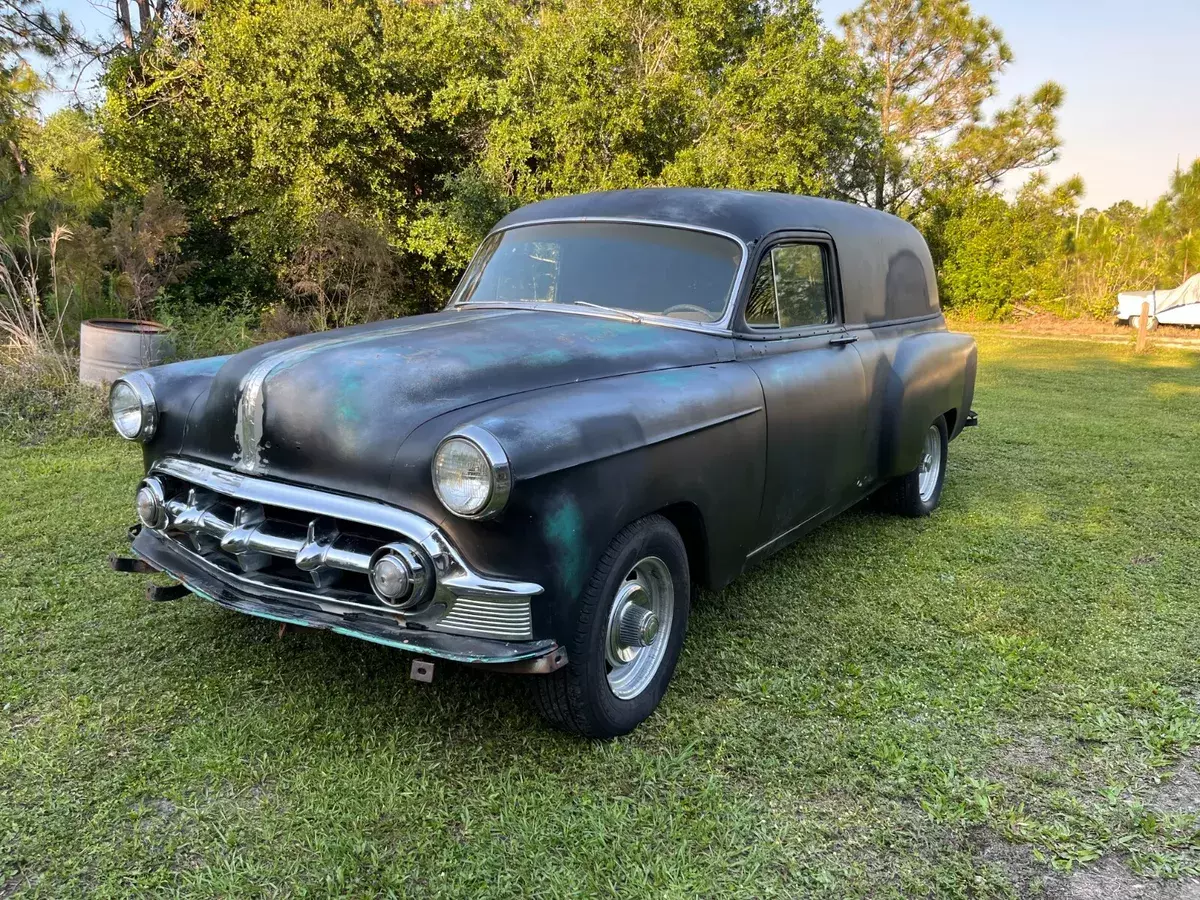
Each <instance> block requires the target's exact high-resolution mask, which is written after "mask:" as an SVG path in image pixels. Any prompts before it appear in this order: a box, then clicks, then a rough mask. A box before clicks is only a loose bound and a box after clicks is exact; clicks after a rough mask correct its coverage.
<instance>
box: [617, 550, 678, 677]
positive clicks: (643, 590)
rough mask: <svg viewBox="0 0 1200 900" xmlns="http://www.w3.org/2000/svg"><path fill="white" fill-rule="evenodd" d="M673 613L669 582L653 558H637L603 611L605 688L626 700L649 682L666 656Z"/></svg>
mask: <svg viewBox="0 0 1200 900" xmlns="http://www.w3.org/2000/svg"><path fill="white" fill-rule="evenodd" d="M674 614H675V584H674V582H673V581H672V580H671V572H670V570H669V569H667V564H666V563H664V562H663V561H662V560H661V559H659V558H658V557H657V556H647V557H644V558H643V559H640V560H638V562H637V563H635V564H634V566H633V568H632V569H630V570H629V574H627V575H626V576H625V580H624V581H623V582H621V584H620V586H619V587H618V588H617V596H616V597H615V598H614V599H613V604H612V608H611V609H610V610H609V614H608V629H607V632H606V634H605V639H604V657H605V662H606V663H607V667H608V686H609V689H610V690H612V692H613V694H614V695H616V696H617V697H619V698H620V699H622V700H632V699H633V698H634V697H636V696H638V694H640V693H642V691H644V690H646V688H647V687H649V686H650V682H651V681H653V680H654V676H655V675H656V674H657V673H658V669H659V666H661V665H662V661H663V658H664V657H665V656H666V655H667V642H668V641H669V640H670V639H671V622H672V619H673V618H674Z"/></svg>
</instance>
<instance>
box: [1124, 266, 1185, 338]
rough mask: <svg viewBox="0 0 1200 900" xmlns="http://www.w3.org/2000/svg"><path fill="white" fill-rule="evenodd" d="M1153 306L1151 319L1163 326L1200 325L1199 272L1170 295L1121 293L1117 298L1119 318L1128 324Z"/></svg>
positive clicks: (1136, 292) (1162, 292)
mask: <svg viewBox="0 0 1200 900" xmlns="http://www.w3.org/2000/svg"><path fill="white" fill-rule="evenodd" d="M1143 302H1145V303H1149V304H1150V316H1151V319H1152V320H1157V322H1158V323H1159V324H1160V325H1200V272H1198V273H1196V274H1195V275H1193V276H1192V277H1191V278H1189V279H1188V280H1187V281H1185V282H1184V283H1183V284H1181V285H1180V286H1179V287H1177V288H1173V289H1171V290H1169V291H1122V292H1121V293H1120V294H1117V318H1118V319H1121V320H1122V321H1126V322H1128V321H1129V320H1130V319H1132V320H1133V321H1134V322H1136V321H1137V317H1138V316H1140V315H1141V314H1142V303H1143Z"/></svg>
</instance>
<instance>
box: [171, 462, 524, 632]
mask: <svg viewBox="0 0 1200 900" xmlns="http://www.w3.org/2000/svg"><path fill="white" fill-rule="evenodd" d="M150 474H151V479H150V480H154V479H157V480H158V481H159V482H160V484H161V486H162V495H163V499H164V501H165V502H164V506H165V509H166V512H167V515H166V521H165V523H163V527H162V528H160V529H156V530H158V531H159V532H160V533H161V534H163V535H164V536H166V537H167V538H169V539H171V540H172V541H173V542H175V543H176V544H177V545H178V546H180V547H183V548H186V549H187V550H189V551H190V552H191V553H193V554H195V555H196V556H198V557H199V558H200V559H201V560H203V561H204V562H206V563H207V564H209V565H210V566H212V567H213V568H215V569H217V570H219V571H221V572H224V573H227V574H228V575H229V576H232V577H233V578H234V580H235V581H238V582H246V581H249V582H253V583H256V584H259V585H262V586H264V587H267V588H271V589H274V590H277V591H281V592H282V593H283V594H284V595H286V596H293V597H303V598H307V599H308V600H315V601H317V602H319V603H320V604H321V606H322V608H325V609H329V610H331V611H337V610H339V609H341V610H343V611H344V612H345V613H346V614H348V615H349V614H353V613H355V612H356V611H361V610H364V609H365V610H370V611H372V612H376V613H384V614H387V615H389V616H394V617H396V618H397V619H399V620H400V621H401V623H402V624H412V625H417V626H419V627H425V628H431V629H434V630H437V631H443V632H449V633H452V634H463V635H472V636H477V637H488V638H499V639H502V640H510V641H523V640H531V639H532V637H533V618H532V611H531V603H530V598H531V597H532V596H535V595H537V594H540V593H541V592H542V588H541V587H540V586H539V585H536V584H529V583H525V582H513V581H502V580H496V579H490V578H486V577H484V576H480V575H476V574H475V573H473V572H471V571H470V570H469V569H468V568H467V567H466V566H465V565H464V564H463V562H462V559H461V558H460V557H459V556H458V554H457V553H456V552H455V551H454V550H453V548H452V547H450V545H449V544H448V543H447V542H446V540H445V539H444V538H443V537H442V535H441V534H440V532H438V531H437V530H436V529H435V528H434V527H433V526H432V524H430V523H429V522H427V521H426V520H424V519H422V518H420V517H418V516H415V515H414V514H412V513H408V512H406V511H404V510H400V509H397V508H395V507H388V506H384V505H383V504H378V503H374V502H373V501H359V500H355V499H354V498H350V497H346V496H344V495H340V494H329V493H325V492H321V491H313V490H310V489H307V488H299V487H294V486H291V485H284V484H280V483H278V482H272V481H267V480H265V479H259V478H252V477H247V476H244V475H240V474H237V473H231V472H228V471H226V470H221V469H215V468H212V467H210V466H205V465H203V464H200V463H193V462H190V461H187V460H181V459H174V458H168V459H165V460H160V461H159V462H158V463H156V464H155V466H154V468H153V469H152V471H151V473H150ZM398 541H399V542H404V543H408V544H409V545H410V546H412V547H414V548H419V549H420V551H421V554H422V556H423V557H424V558H425V559H426V560H427V561H428V562H429V564H430V567H431V572H432V575H433V576H434V577H435V579H436V580H435V581H434V585H433V590H432V591H431V592H430V597H429V599H428V601H425V602H422V603H420V604H419V605H417V606H415V607H413V608H412V609H404V610H398V609H396V608H394V607H391V606H387V605H385V604H383V603H382V602H381V601H380V600H379V599H378V598H377V597H376V596H375V594H374V593H373V592H372V590H371V587H370V583H369V581H368V578H367V575H368V573H369V571H370V566H371V560H372V555H373V554H374V553H375V552H376V551H377V550H379V549H380V548H381V547H384V546H385V545H387V544H393V543H395V542H398Z"/></svg>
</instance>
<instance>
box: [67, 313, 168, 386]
mask: <svg viewBox="0 0 1200 900" xmlns="http://www.w3.org/2000/svg"><path fill="white" fill-rule="evenodd" d="M174 351H175V344H174V340H173V338H172V335H171V329H170V328H168V327H167V326H166V325H163V324H161V323H159V322H150V321H147V320H144V319H141V320H139V319H89V320H88V321H86V322H84V323H83V324H82V325H81V326H80V328H79V380H80V381H81V382H83V383H84V384H108V383H110V382H112V381H115V380H116V379H118V378H120V377H121V376H122V375H124V374H125V373H126V372H132V371H134V370H135V369H145V368H147V367H148V366H157V365H160V364H162V363H164V362H167V361H169V360H170V359H171V357H172V356H173V355H174Z"/></svg>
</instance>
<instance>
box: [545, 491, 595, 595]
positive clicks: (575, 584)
mask: <svg viewBox="0 0 1200 900" xmlns="http://www.w3.org/2000/svg"><path fill="white" fill-rule="evenodd" d="M542 534H543V535H544V536H545V538H546V541H547V543H549V544H550V546H551V547H552V548H553V549H554V551H555V556H554V566H555V568H556V569H557V571H558V573H559V579H560V581H561V584H562V587H563V593H564V595H565V596H567V597H578V596H579V594H580V592H581V591H582V590H583V583H584V579H585V578H586V577H587V574H588V573H587V572H585V571H584V566H585V565H586V564H587V550H586V547H585V545H584V540H585V535H584V531H583V513H582V512H581V511H580V509H579V504H578V503H577V502H576V501H575V499H574V498H573V497H563V498H562V499H561V500H560V501H559V504H558V506H557V507H555V509H554V511H553V512H551V513H550V514H549V515H548V516H546V519H545V521H544V522H543V523H542Z"/></svg>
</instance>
